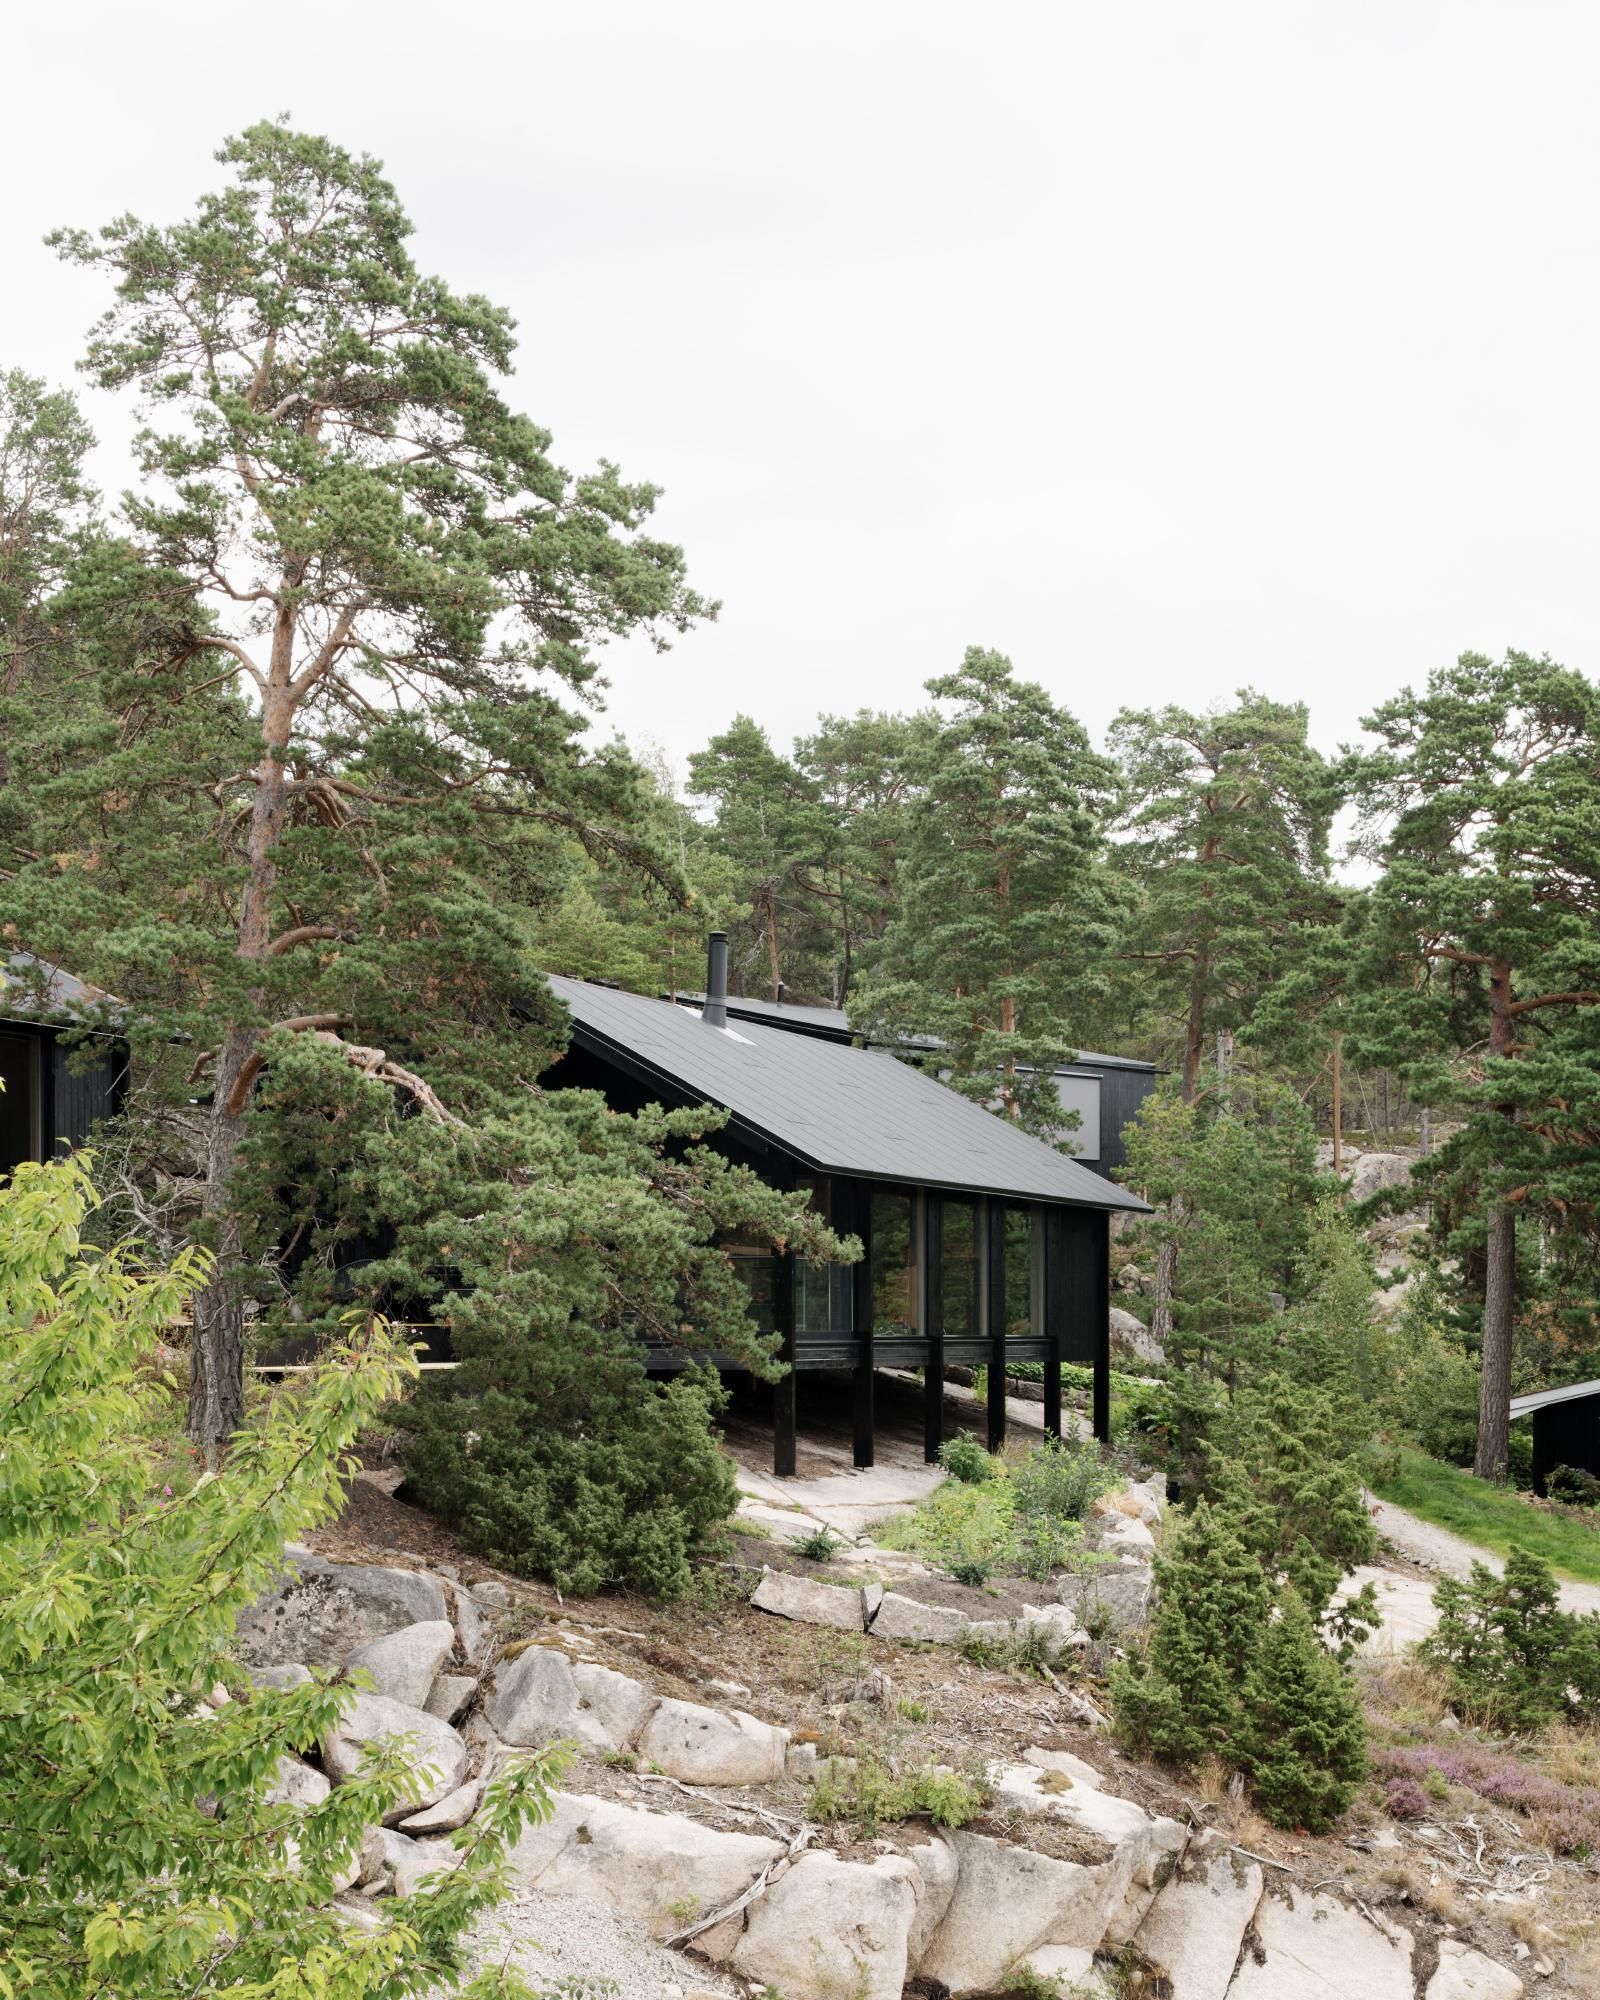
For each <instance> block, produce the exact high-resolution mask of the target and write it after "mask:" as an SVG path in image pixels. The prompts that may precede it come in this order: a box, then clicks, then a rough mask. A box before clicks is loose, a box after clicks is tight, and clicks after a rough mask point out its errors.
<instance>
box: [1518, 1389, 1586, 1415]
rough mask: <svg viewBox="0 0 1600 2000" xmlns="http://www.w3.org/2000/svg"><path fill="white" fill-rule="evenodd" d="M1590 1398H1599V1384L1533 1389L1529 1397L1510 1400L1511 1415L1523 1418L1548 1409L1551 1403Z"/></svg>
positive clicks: (1581, 1400) (1577, 1401) (1576, 1401)
mask: <svg viewBox="0 0 1600 2000" xmlns="http://www.w3.org/2000/svg"><path fill="white" fill-rule="evenodd" d="M1590 1396H1600V1382H1569V1383H1568V1384H1567V1386H1566V1387H1565V1388H1564V1389H1535V1390H1534V1391H1533V1392H1532V1393H1531V1394H1530V1395H1526V1396H1513V1397H1512V1398H1511V1414H1512V1416H1514V1417H1525V1416H1528V1415H1529V1414H1530V1413H1531V1412H1532V1411H1534V1410H1544V1409H1548V1408H1549V1406H1550V1405H1551V1404H1552V1403H1580V1402H1583V1401H1585V1400H1586V1399H1587V1398H1588V1397H1590Z"/></svg>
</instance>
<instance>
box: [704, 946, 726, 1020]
mask: <svg viewBox="0 0 1600 2000" xmlns="http://www.w3.org/2000/svg"><path fill="white" fill-rule="evenodd" d="M700 1018H701V1020H702V1021H704V1022H705V1024H706V1026H707V1027H708V1028H725V1027H726V1026H727V1025H728V933H727V932H726V931H713V932H712V933H711V936H710V938H709V939H708V940H707V942H706V1004H705V1006H704V1007H703V1008H702V1009H701V1011H700Z"/></svg>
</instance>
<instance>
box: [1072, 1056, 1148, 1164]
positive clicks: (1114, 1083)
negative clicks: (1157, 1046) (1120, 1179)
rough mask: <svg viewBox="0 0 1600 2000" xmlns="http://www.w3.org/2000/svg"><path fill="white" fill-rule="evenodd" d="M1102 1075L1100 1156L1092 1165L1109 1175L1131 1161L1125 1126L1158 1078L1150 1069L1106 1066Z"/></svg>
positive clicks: (1134, 1116) (1086, 1162)
mask: <svg viewBox="0 0 1600 2000" xmlns="http://www.w3.org/2000/svg"><path fill="white" fill-rule="evenodd" d="M1099 1074H1100V1157H1099V1159H1098V1160H1096V1161H1094V1162H1093V1165H1094V1170H1095V1172H1096V1173H1098V1174H1104V1175H1106V1176H1107V1177H1109V1176H1110V1175H1111V1173H1112V1172H1113V1171H1114V1169H1116V1168H1117V1167H1124V1166H1126V1165H1127V1163H1128V1149H1127V1147H1126V1146H1124V1145H1123V1143H1122V1128H1123V1126H1125V1125H1126V1124H1128V1123H1129V1121H1130V1120H1132V1119H1134V1118H1137V1117H1138V1115H1139V1107H1140V1105H1141V1104H1143V1103H1144V1101H1145V1099H1146V1098H1147V1097H1148V1096H1149V1095H1150V1093H1151V1091H1152V1090H1154V1089H1155V1087H1156V1077H1155V1072H1154V1071H1153V1070H1148V1069H1103V1070H1101V1071H1100V1073H1099ZM1084 1164H1085V1165H1086V1166H1087V1165H1088V1164H1090V1163H1089V1162H1088V1161H1085V1162H1084Z"/></svg>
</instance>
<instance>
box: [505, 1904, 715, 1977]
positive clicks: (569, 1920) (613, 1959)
mask: <svg viewBox="0 0 1600 2000" xmlns="http://www.w3.org/2000/svg"><path fill="white" fill-rule="evenodd" d="M507 1952H509V1953H510V1954H511V1963H512V1964H513V1966H515V1968H516V1969H517V1971H519V1972H520V1973H521V1974H522V1976H523V1978H524V1979H526V1980H527V1981H528V1983H529V1985H530V1986H532V1987H533V1989H534V1991H535V1992H538V1991H540V1990H541V1989H542V1988H544V1987H554V1986H556V1983H557V1981H558V1980H566V1981H568V1982H572V1983H573V1984H572V1988H571V1990H572V1992H573V1994H574V1996H575V1995H576V1994H577V1993H582V1994H583V1995H584V2000H589V1995H590V1994H593V1995H594V1996H595V2000H600V1996H601V1995H606V1996H608V2000H737V1996H738V1995H740V1994H742V1992H743V1988H742V1987H738V1986H734V1985H732V1984H731V1983H730V1982H729V1981H728V1980H726V1979H723V1978H721V1977H720V1976H719V1975H718V1974H717V1973H714V1972H713V1971H712V1970H711V1968H710V1967H709V1966H703V1965H700V1964H698V1963H697V1962H696V1961H695V1960H693V1959H688V1958H684V1957H681V1956H680V1955H679V1954H678V1953H677V1952H673V1951H663V1950H662V1949H661V1947H660V1945H658V1944H654V1943H652V1942H651V1940H650V1938H649V1937H648V1935H647V1934H646V1932H645V1930H644V1927H643V1925H642V1924H638V1923H635V1922H634V1920H633V1919H632V1918H631V1917H626V1916H623V1915H622V1914H621V1913H620V1912H619V1911H617V1910H613V1909H611V1908H609V1907H608V1906H607V1905H606V1904H604V1903H591V1902H589V1901H587V1900H586V1899H585V1898H583V1897H580V1896H546V1895H541V1894H540V1892H539V1891H538V1890H537V1889H525V1890H523V1891H522V1892H521V1893H520V1894H518V1895H516V1896H513V1897H511V1898H510V1899H509V1901H507V1902H504V1903H502V1904H500V1905H499V1907H498V1908H497V1909H496V1910H495V1912H494V1914H493V1916H491V1917H487V1918H485V1920H484V1921H483V1923H481V1924H480V1925H479V1926H478V1930H477V1934H476V1937H475V1939H474V1944H473V1963H474V1970H475V1971H482V1970H484V1969H485V1968H487V1967H488V1966H491V1965H500V1964H503V1963H504V1961H505V1958H506V1954H507ZM608 1982H609V1983H608ZM562 1990H563V1991H565V1990H566V1989H562Z"/></svg>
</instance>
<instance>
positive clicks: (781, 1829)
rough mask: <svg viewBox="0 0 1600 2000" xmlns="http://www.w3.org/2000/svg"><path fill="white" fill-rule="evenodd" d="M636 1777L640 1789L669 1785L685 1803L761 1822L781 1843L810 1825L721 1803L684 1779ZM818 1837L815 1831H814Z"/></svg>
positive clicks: (657, 1774)
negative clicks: (691, 1802)
mask: <svg viewBox="0 0 1600 2000" xmlns="http://www.w3.org/2000/svg"><path fill="white" fill-rule="evenodd" d="M633 1775H634V1777H635V1778H636V1779H637V1780H638V1782H639V1783H640V1784H641V1785H670V1786H671V1787H672V1789H673V1790H674V1791H675V1792H682V1793H683V1795H684V1797H685V1798H686V1799H698V1800H699V1801H700V1803H701V1804H702V1805H707V1806H715V1807H716V1808H717V1810H718V1811H719V1812H732V1813H743V1814H744V1815H745V1817H746V1818H747V1819H758V1820H760V1822H761V1824H762V1825H763V1826H764V1827H766V1828H767V1830H768V1832H770V1833H775V1834H776V1835H777V1836H778V1837H779V1839H780V1840H787V1839H788V1838H789V1836H790V1834H791V1832H792V1831H793V1830H795V1829H797V1828H798V1829H801V1830H804V1828H805V1827H806V1825H807V1824H808V1822H807V1821H806V1820H804V1819H797V1818H796V1817H795V1815H794V1814H793V1813H778V1812H773V1811H772V1810H771V1809H770V1808H769V1807H767V1806H753V1805H750V1804H749V1803H748V1802H744V1801H741V1802H740V1803H738V1804H735V1803H734V1802H733V1801H732V1800H731V1799H719V1798H718V1797H717V1796H716V1795H715V1794H714V1793H712V1792H702V1791H700V1790H698V1789H697V1788H696V1787H695V1786H694V1785H686V1784H685V1783H684V1782H683V1780H682V1779H681V1778H669V1777H668V1776H667V1774H666V1772H665V1771H635V1772H634V1774H633ZM811 1831H812V1833H813V1834H815V1832H816V1828H815V1827H812V1829H811Z"/></svg>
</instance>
